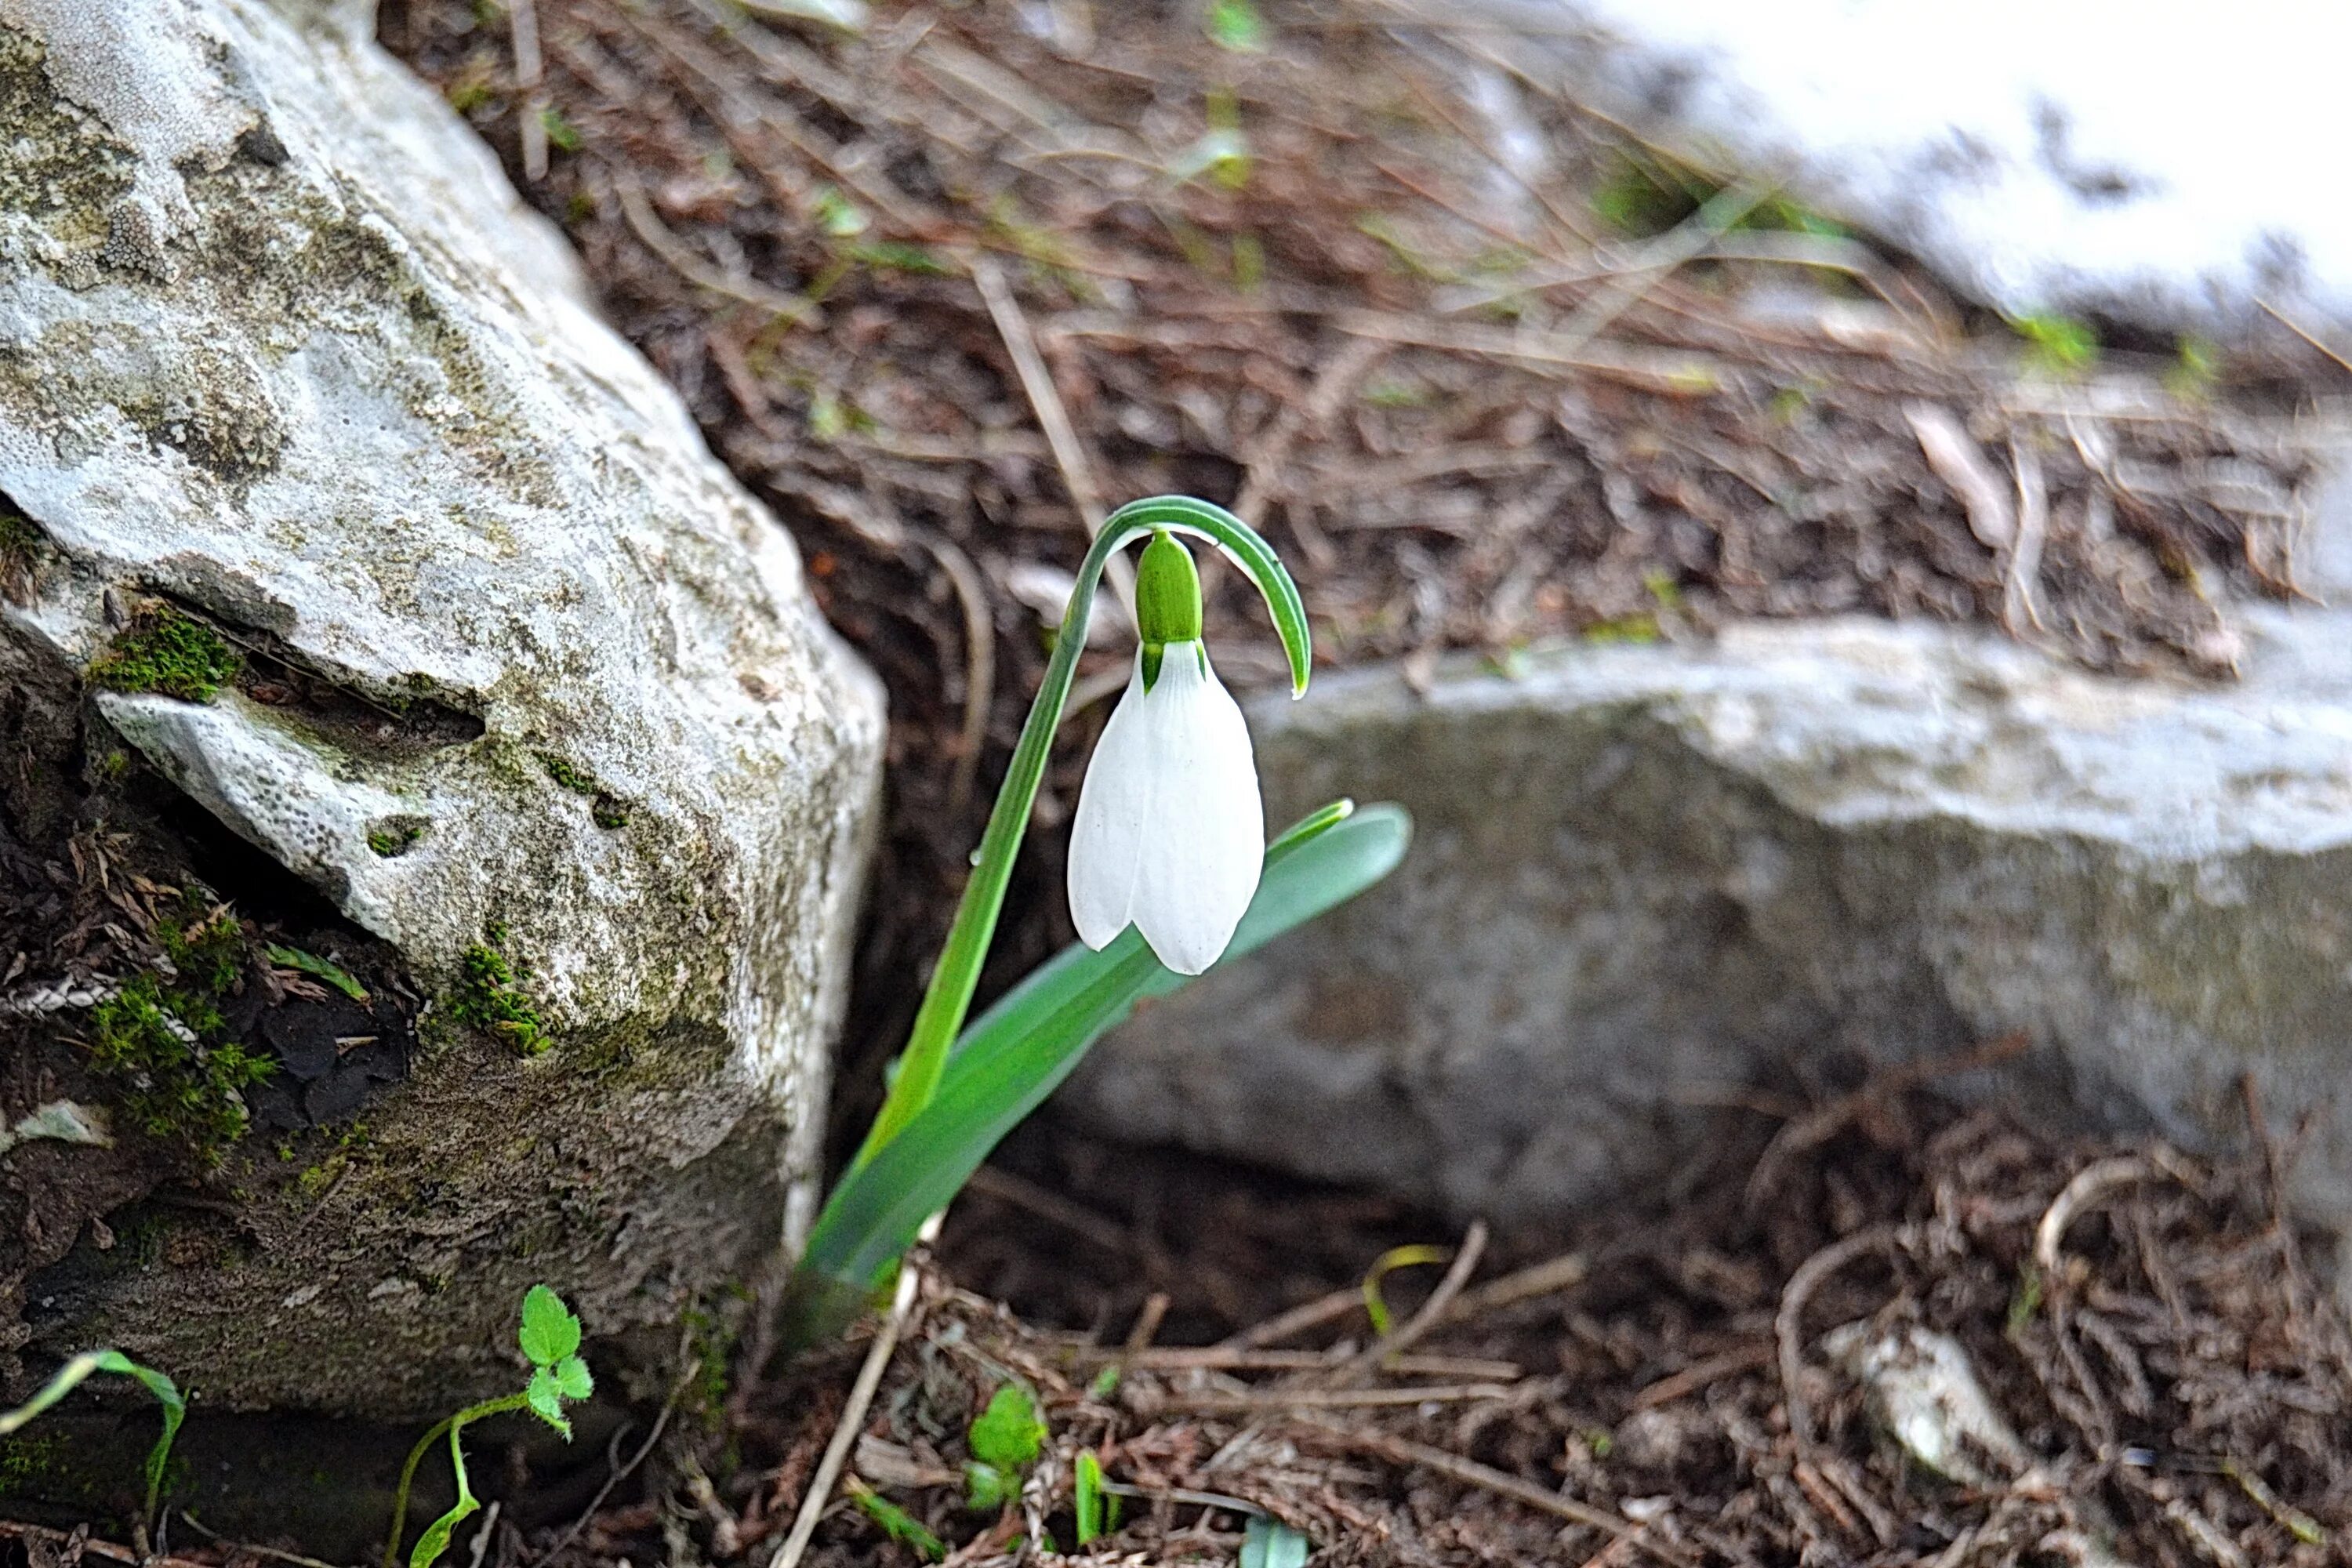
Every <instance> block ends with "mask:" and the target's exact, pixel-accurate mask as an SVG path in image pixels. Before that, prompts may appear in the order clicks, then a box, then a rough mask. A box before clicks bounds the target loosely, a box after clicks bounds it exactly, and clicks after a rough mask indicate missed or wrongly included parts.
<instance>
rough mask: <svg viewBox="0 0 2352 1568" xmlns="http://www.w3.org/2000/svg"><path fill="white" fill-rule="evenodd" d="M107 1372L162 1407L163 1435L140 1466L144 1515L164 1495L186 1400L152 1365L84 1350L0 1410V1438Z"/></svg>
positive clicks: (116, 1353)
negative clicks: (17, 1401)
mask: <svg viewBox="0 0 2352 1568" xmlns="http://www.w3.org/2000/svg"><path fill="white" fill-rule="evenodd" d="M100 1372H110V1373H115V1374H116V1375H117V1376H120V1377H127V1378H130V1379H131V1380H132V1381H133V1382H135V1383H137V1384H139V1385H140V1386H141V1387H142V1388H144V1389H146V1391H147V1392H148V1393H150V1394H153V1395H154V1396H155V1403H156V1404H158V1405H162V1406H163V1436H161V1437H159V1438H157V1439H156V1441H155V1446H154V1447H152V1448H150V1449H149V1450H148V1451H147V1462H146V1464H145V1465H144V1466H143V1467H142V1470H143V1472H144V1474H145V1476H146V1479H147V1516H148V1517H149V1518H150V1519H152V1518H153V1517H154V1513H155V1503H156V1500H157V1499H158V1498H160V1497H161V1496H162V1495H163V1468H164V1466H166V1465H167V1464H169V1463H170V1462H171V1458H172V1443H173V1439H174V1438H176V1437H178V1436H179V1435H180V1423H181V1422H182V1421H184V1420H185V1419H186V1418H187V1415H188V1405H187V1401H186V1400H185V1399H184V1398H182V1397H181V1394H180V1387H179V1384H175V1383H173V1381H172V1380H171V1379H170V1378H168V1377H166V1376H164V1375H163V1373H160V1372H157V1371H156V1370H155V1369H154V1368H152V1367H148V1366H142V1365H140V1364H139V1363H137V1362H135V1361H132V1360H131V1358H130V1357H129V1356H127V1355H124V1354H123V1353H122V1352H121V1351H84V1352H81V1354H79V1355H78V1356H75V1357H74V1358H73V1359H72V1360H70V1361H68V1362H67V1363H65V1365H63V1366H61V1367H59V1368H58V1370H57V1372H56V1373H55V1375H53V1376H51V1377H50V1379H49V1381H48V1382H47V1383H45V1384H42V1385H41V1386H40V1388H39V1389H38V1391H37V1392H36V1393H35V1394H34V1395H33V1397H32V1398H30V1399H28V1400H26V1402H25V1403H24V1404H22V1405H18V1406H16V1408H15V1409H14V1410H0V1437H5V1436H7V1435H8V1434H9V1433H11V1432H14V1431H16V1430H17V1429H19V1428H20V1427H22V1426H24V1425H25V1424H26V1422H28V1421H30V1420H32V1419H33V1417H34V1416H36V1415H39V1414H40V1413H41V1412H42V1411H44V1410H47V1408H49V1406H51V1405H55V1404H56V1403H57V1402H58V1400H60V1399H63V1398H64V1397H65V1396H66V1395H67V1394H71V1393H72V1392H73V1391H74V1390H75V1389H76V1388H77V1387H79V1385H80V1384H81V1383H82V1382H83V1380H84V1379H86V1378H88V1377H89V1376H90V1375H91V1374H92V1373H100Z"/></svg>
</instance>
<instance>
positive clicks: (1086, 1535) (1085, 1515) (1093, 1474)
mask: <svg viewBox="0 0 2352 1568" xmlns="http://www.w3.org/2000/svg"><path fill="white" fill-rule="evenodd" d="M1070 1511H1071V1512H1072V1513H1073V1514H1075V1515H1076V1517H1077V1526H1078V1544H1079V1545H1080V1546H1092V1545H1093V1544H1094V1543H1095V1542H1096V1540H1097V1538H1098V1537H1099V1536H1100V1535H1101V1534H1102V1532H1103V1489H1102V1461H1101V1460H1100V1459H1097V1458H1095V1455H1094V1450H1093V1449H1091V1448H1087V1449H1084V1450H1082V1451H1081V1452H1080V1453H1079V1455H1078V1466H1077V1479H1076V1490H1075V1495H1074V1496H1073V1497H1072V1499H1071V1502H1070Z"/></svg>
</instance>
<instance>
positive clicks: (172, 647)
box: [83, 605, 245, 702]
mask: <svg viewBox="0 0 2352 1568" xmlns="http://www.w3.org/2000/svg"><path fill="white" fill-rule="evenodd" d="M244 666H245V660H244V659H243V658H241V657H240V656H239V655H238V653H237V651H236V649H235V648H233V647H230V646H229V645H228V643H227V641H226V639H224V638H223V637H221V635H220V634H219V633H218V632H216V631H215V630H213V629H212V627H210V626H206V625H205V624H204V622H202V621H200V620H197V619H196V618H195V617H194V616H188V615H184V614H183V613H181V612H180V611H178V610H175V609H173V607H172V606H170V605H151V606H150V607H148V608H147V609H144V610H142V611H141V612H140V613H139V615H138V616H136V617H134V618H133V619H132V621H131V626H129V628H128V629H126V630H125V631H124V632H123V633H122V634H121V636H120V637H116V638H115V639H114V645H113V647H110V648H109V649H108V650H107V651H106V653H104V654H103V655H101V656H100V658H97V659H96V660H95V661H93V662H92V663H91V665H90V667H89V669H87V670H85V671H84V672H83V679H86V680H87V681H88V682H89V684H90V685H92V686H95V687H100V688H101V689H105V690H108V691H152V692H154V693H156V694H157V695H159V696H163V697H176V698H178V699H179V700H181V701H183V702H210V701H211V700H213V699H214V698H215V697H217V696H218V695H220V689H221V688H222V687H224V686H226V685H227V684H228V683H229V682H230V681H231V680H234V679H236V672H237V671H238V670H239V669H241V668H244Z"/></svg>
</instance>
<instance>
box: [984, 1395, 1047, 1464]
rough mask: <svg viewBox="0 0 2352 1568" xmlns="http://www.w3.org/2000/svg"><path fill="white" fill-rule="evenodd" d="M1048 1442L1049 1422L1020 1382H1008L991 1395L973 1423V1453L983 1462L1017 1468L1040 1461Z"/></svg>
mask: <svg viewBox="0 0 2352 1568" xmlns="http://www.w3.org/2000/svg"><path fill="white" fill-rule="evenodd" d="M1044 1445H1045V1421H1044V1420H1043V1419H1042V1418H1041V1417H1040V1416H1039V1415H1038V1414H1037V1402H1036V1401H1035V1400H1034V1399H1032V1398H1031V1397H1030V1396H1029V1391H1028V1390H1027V1389H1025V1388H1024V1387H1022V1386H1021V1385H1020V1384H1017V1383H1008V1384H1005V1385H1004V1386H1003V1387H1002V1388H1000V1389H998V1390H997V1391H996V1392H995V1393H994V1394H992V1395H990V1396H989V1401H988V1408H987V1409H985V1410H983V1411H982V1412H981V1413H980V1415H978V1416H977V1417H975V1418H974V1419H973V1421H972V1424H971V1457H972V1458H975V1459H978V1460H979V1461H980V1462H981V1463H982V1464H983V1465H993V1466H994V1467H995V1468H998V1469H1000V1470H1004V1471H1008V1472H1017V1471H1021V1470H1025V1469H1027V1468H1029V1467H1030V1466H1032V1465H1034V1464H1035V1463H1036V1462H1037V1451H1038V1449H1039V1448H1040V1447H1043V1446H1044Z"/></svg>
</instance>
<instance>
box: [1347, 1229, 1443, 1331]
mask: <svg viewBox="0 0 2352 1568" xmlns="http://www.w3.org/2000/svg"><path fill="white" fill-rule="evenodd" d="M1453 1256H1454V1254H1453V1253H1452V1252H1450V1251H1448V1250H1447V1249H1446V1248H1444V1247H1430V1246H1427V1245H1422V1246H1415V1247H1390V1248H1389V1249H1388V1250H1387V1251H1386V1252H1383V1253H1381V1255H1380V1257H1378V1258H1375V1259H1373V1261H1372V1267H1371V1269H1370V1272H1368V1273H1366V1274H1365V1276H1364V1316H1366V1317H1367V1318H1370V1320H1371V1321H1372V1332H1374V1333H1375V1334H1385V1333H1387V1332H1388V1331H1389V1325H1390V1323H1391V1321H1393V1320H1392V1318H1391V1313H1390V1311H1389V1303H1388V1298H1386V1297H1385V1296H1383V1295H1381V1280H1382V1279H1387V1278H1388V1276H1389V1275H1390V1274H1391V1273H1393V1272H1394V1271H1395V1270H1397V1269H1399V1268H1423V1267H1425V1266H1427V1265H1429V1264H1433V1263H1444V1261H1446V1260H1447V1259H1448V1258H1452V1257H1453Z"/></svg>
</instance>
